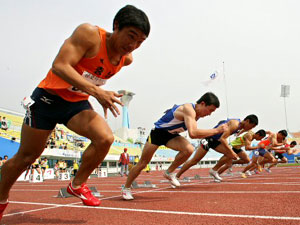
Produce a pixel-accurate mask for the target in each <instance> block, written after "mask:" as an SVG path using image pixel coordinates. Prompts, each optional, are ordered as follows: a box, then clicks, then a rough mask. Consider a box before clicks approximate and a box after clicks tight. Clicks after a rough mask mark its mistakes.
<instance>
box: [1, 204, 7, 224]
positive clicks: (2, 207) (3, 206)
mask: <svg viewBox="0 0 300 225" xmlns="http://www.w3.org/2000/svg"><path fill="white" fill-rule="evenodd" d="M7 205H8V202H7V203H5V204H0V221H1V219H2V216H3V212H4V210H5V208H6V206H7Z"/></svg>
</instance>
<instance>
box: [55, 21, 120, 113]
mask: <svg viewBox="0 0 300 225" xmlns="http://www.w3.org/2000/svg"><path fill="white" fill-rule="evenodd" d="M99 43H100V37H99V32H98V28H97V27H95V26H92V25H90V24H82V25H80V26H78V27H77V28H76V30H75V31H74V32H73V34H72V35H71V37H70V38H68V39H67V40H66V41H65V42H64V44H63V45H62V47H61V48H60V50H59V53H58V55H57V56H56V58H55V60H54V62H53V64H52V71H53V72H54V73H55V74H56V75H57V76H59V77H60V78H62V79H63V80H65V81H66V82H68V83H69V84H71V85H73V86H75V87H76V88H78V89H80V90H82V91H84V92H86V93H87V94H89V95H92V96H94V97H95V98H96V99H97V100H98V102H99V103H100V104H101V105H102V107H103V109H104V115H105V117H107V109H109V110H110V111H111V112H112V114H113V115H114V116H117V114H120V112H119V109H118V108H117V106H116V105H115V104H114V103H117V104H120V105H122V103H121V101H120V100H119V99H117V98H119V97H121V96H122V95H120V94H117V93H115V92H113V91H105V90H103V89H102V88H100V87H98V86H96V85H94V84H93V83H90V82H88V81H87V80H85V79H84V78H83V77H82V76H81V75H80V74H79V73H78V72H77V71H76V70H75V69H74V66H75V65H76V64H77V63H78V62H79V61H80V60H81V59H82V58H83V57H87V58H90V57H93V56H95V55H96V54H97V52H98V50H99V47H100V46H99ZM100 45H101V43H100Z"/></svg>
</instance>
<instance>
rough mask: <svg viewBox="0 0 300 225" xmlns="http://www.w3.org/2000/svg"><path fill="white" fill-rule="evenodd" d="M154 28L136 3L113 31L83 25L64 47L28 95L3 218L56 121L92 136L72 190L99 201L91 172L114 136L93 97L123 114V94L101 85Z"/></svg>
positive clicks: (0, 192) (5, 177) (6, 170)
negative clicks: (92, 187) (13, 189)
mask: <svg viewBox="0 0 300 225" xmlns="http://www.w3.org/2000/svg"><path fill="white" fill-rule="evenodd" d="M149 32H150V23H149V21H148V18H147V16H146V14H145V13H144V12H143V11H141V10H140V9H137V8H136V7H134V6H131V5H127V6H125V7H123V8H122V9H120V10H119V12H118V13H117V14H116V16H115V18H114V21H113V32H112V33H110V32H107V31H105V30H104V29H101V28H99V27H97V26H93V25H90V24H82V25H80V26H78V27H77V28H76V29H75V31H74V32H73V34H72V35H71V37H69V38H68V39H67V40H66V41H65V42H64V43H63V45H62V47H61V48H60V50H59V52H58V55H57V56H56V58H55V60H54V62H53V64H52V68H51V69H50V71H49V72H48V74H47V76H46V78H45V79H44V80H43V81H42V82H41V83H40V84H39V85H38V87H37V88H36V89H35V90H34V92H33V94H32V95H31V98H29V100H28V99H25V102H24V106H25V107H26V109H27V113H26V116H25V118H24V123H23V126H22V133H21V137H22V140H21V145H20V148H19V151H18V153H17V154H16V155H15V156H14V157H13V158H12V159H10V160H8V161H7V163H5V165H4V166H3V167H2V171H1V177H2V180H1V182H0V219H1V218H2V215H3V211H4V209H5V208H6V206H7V204H8V195H9V190H10V189H11V187H12V185H13V184H14V182H15V181H16V180H17V178H18V177H19V176H20V175H21V173H22V172H23V171H24V170H25V169H26V168H27V167H28V166H29V165H30V164H32V163H33V162H34V161H35V159H36V158H38V157H39V156H40V154H41V153H42V152H43V150H44V147H45V145H46V142H47V139H48V137H49V135H50V133H51V132H52V130H53V129H54V127H55V126H56V124H57V123H62V124H64V125H66V126H67V127H68V128H69V129H71V130H72V131H75V132H76V133H77V134H79V135H82V136H84V137H87V138H89V139H90V140H91V144H90V145H89V146H88V148H87V149H86V150H85V152H84V154H83V155H82V163H81V167H80V168H79V170H78V172H77V174H76V176H75V178H74V179H73V181H72V182H71V183H70V184H69V186H68V189H67V190H68V192H69V193H70V194H72V195H75V196H77V197H79V198H81V200H82V201H83V203H84V204H85V205H89V206H99V205H100V200H99V199H98V198H95V197H94V196H93V195H92V194H91V191H90V190H89V188H88V187H87V185H86V184H85V183H86V181H87V179H88V177H89V175H90V174H91V172H92V171H93V170H94V169H95V168H96V167H97V166H98V165H99V164H100V163H101V162H102V161H103V159H104V158H105V156H106V155H107V153H108V151H109V148H110V146H111V144H112V143H113V141H114V136H113V133H112V131H111V129H110V127H109V126H108V124H107V123H106V122H105V119H104V118H103V117H101V116H100V115H98V114H97V113H96V112H95V111H93V109H92V107H91V105H90V104H89V102H88V97H89V96H90V95H92V96H94V97H95V98H96V99H97V100H98V102H99V103H100V104H101V105H102V107H103V109H104V116H105V117H107V110H110V111H111V113H112V114H113V115H114V116H117V115H119V114H120V113H119V110H118V108H117V106H116V104H119V105H122V103H121V101H120V100H119V97H121V95H119V94H117V93H115V92H113V91H106V90H104V89H102V88H101V87H100V86H102V85H104V84H105V83H106V82H107V80H108V79H109V78H110V77H112V76H114V75H115V74H116V73H117V72H118V71H119V70H120V69H121V68H122V67H123V66H127V65H129V64H131V62H132V60H133V59H132V52H133V51H134V50H135V49H137V48H138V47H140V45H141V44H142V43H143V41H144V40H145V39H146V38H147V37H148V35H149Z"/></svg>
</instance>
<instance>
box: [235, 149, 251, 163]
mask: <svg viewBox="0 0 300 225" xmlns="http://www.w3.org/2000/svg"><path fill="white" fill-rule="evenodd" d="M238 156H239V157H240V159H242V160H244V161H250V159H249V156H248V155H247V153H246V152H245V151H241V152H240V153H239V154H238Z"/></svg>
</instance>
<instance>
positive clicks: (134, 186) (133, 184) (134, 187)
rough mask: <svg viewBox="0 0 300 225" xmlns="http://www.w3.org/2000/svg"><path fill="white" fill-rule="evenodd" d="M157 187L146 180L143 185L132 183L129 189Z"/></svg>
mask: <svg viewBox="0 0 300 225" xmlns="http://www.w3.org/2000/svg"><path fill="white" fill-rule="evenodd" d="M156 187H157V186H156V185H155V184H152V182H151V181H149V180H146V181H145V182H144V184H138V183H137V182H136V181H133V182H132V184H131V188H133V189H136V188H156Z"/></svg>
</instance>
